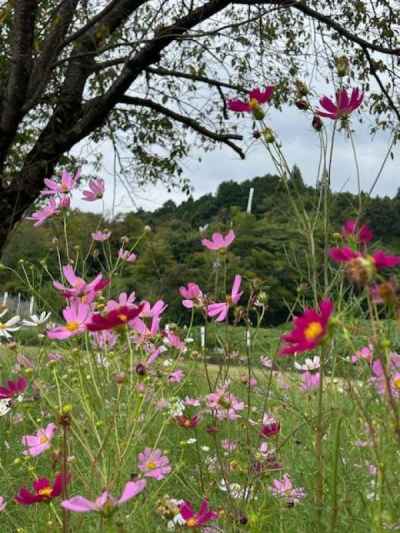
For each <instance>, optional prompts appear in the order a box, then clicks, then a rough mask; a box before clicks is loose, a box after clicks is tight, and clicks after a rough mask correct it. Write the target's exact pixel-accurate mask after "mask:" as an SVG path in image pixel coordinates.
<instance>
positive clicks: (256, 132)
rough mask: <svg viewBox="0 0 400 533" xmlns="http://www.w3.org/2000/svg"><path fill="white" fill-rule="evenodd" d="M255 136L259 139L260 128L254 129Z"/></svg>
mask: <svg viewBox="0 0 400 533" xmlns="http://www.w3.org/2000/svg"><path fill="white" fill-rule="evenodd" d="M253 137H254V139H259V138H260V137H261V133H260V130H254V131H253Z"/></svg>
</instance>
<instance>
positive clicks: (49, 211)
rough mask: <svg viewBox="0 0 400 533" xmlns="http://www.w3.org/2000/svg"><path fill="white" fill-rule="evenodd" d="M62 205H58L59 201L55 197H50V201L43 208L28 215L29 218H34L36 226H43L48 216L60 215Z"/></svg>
mask: <svg viewBox="0 0 400 533" xmlns="http://www.w3.org/2000/svg"><path fill="white" fill-rule="evenodd" d="M59 208H60V206H59V205H57V202H56V201H55V199H54V198H50V200H49V203H48V204H47V205H45V206H44V207H42V209H39V211H36V212H35V213H32V216H30V217H27V219H28V220H34V221H35V223H34V224H33V225H34V226H35V227H37V226H41V225H42V224H44V223H45V222H46V220H47V219H48V218H51V217H53V216H54V215H58V213H59V212H60V211H59Z"/></svg>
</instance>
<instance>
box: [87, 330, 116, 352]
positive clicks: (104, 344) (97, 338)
mask: <svg viewBox="0 0 400 533" xmlns="http://www.w3.org/2000/svg"><path fill="white" fill-rule="evenodd" d="M92 342H93V344H94V346H96V347H97V348H100V349H101V350H112V349H113V348H114V346H115V345H116V344H117V342H118V335H116V334H115V333H114V332H113V331H108V330H104V331H96V332H94V333H92Z"/></svg>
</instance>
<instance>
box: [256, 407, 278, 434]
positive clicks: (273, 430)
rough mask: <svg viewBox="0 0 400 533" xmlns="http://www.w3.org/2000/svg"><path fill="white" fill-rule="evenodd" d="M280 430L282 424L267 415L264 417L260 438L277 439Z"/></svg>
mask: <svg viewBox="0 0 400 533" xmlns="http://www.w3.org/2000/svg"><path fill="white" fill-rule="evenodd" d="M280 430H281V424H280V422H279V420H277V419H276V418H275V417H273V416H272V415H269V414H268V413H265V414H264V416H263V421H262V425H261V430H260V436H261V437H267V438H270V437H275V435H278V433H279V432H280Z"/></svg>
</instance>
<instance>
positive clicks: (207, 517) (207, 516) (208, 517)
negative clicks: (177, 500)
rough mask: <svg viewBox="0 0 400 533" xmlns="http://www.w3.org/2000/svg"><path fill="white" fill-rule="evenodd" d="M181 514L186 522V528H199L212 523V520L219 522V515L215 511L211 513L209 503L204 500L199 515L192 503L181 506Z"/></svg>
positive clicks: (186, 502)
mask: <svg viewBox="0 0 400 533" xmlns="http://www.w3.org/2000/svg"><path fill="white" fill-rule="evenodd" d="M179 512H180V514H181V516H182V518H183V520H184V521H185V526H186V527H189V528H198V527H201V526H204V524H207V522H211V521H212V520H217V518H218V513H216V512H215V511H210V509H209V508H208V501H207V500H203V501H202V502H201V504H200V509H199V512H198V513H195V511H194V509H193V506H192V504H191V503H190V502H188V501H184V502H183V503H181V504H180V505H179Z"/></svg>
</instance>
